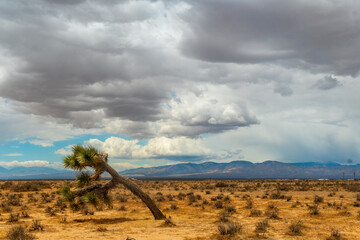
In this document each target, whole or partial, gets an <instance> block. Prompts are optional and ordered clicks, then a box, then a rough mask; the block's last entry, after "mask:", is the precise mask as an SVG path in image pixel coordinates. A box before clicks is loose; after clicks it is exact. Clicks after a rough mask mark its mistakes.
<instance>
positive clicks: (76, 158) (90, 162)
mask: <svg viewBox="0 0 360 240" xmlns="http://www.w3.org/2000/svg"><path fill="white" fill-rule="evenodd" d="M107 162H108V154H107V153H100V152H99V151H98V150H97V149H96V148H94V147H92V146H87V147H83V146H81V145H76V146H74V147H73V148H72V154H71V155H68V156H66V157H64V159H63V163H64V167H65V168H71V169H74V170H76V171H79V172H80V174H79V175H78V176H77V177H76V179H77V182H78V187H79V188H78V189H76V190H74V191H72V190H71V189H70V187H69V186H67V187H64V188H63V189H62V191H61V194H62V195H63V197H64V198H65V199H66V200H68V201H70V202H71V204H72V206H73V207H74V208H76V207H77V206H78V204H79V202H82V201H83V202H87V203H91V204H93V205H96V204H97V203H98V202H99V201H102V202H105V203H107V204H110V198H109V195H108V194H109V190H111V189H112V188H114V187H115V186H116V185H117V184H119V183H120V184H122V185H124V186H125V187H126V188H127V189H129V190H130V191H131V192H132V193H133V194H134V195H136V196H137V197H139V198H140V199H141V200H142V201H143V202H144V203H145V205H146V206H147V207H148V208H149V209H150V211H151V213H152V214H153V215H154V218H155V219H157V220H158V219H165V218H166V217H165V216H164V214H163V213H162V212H161V211H160V209H159V208H158V207H157V206H156V204H155V202H154V201H153V200H152V199H151V198H150V197H149V195H147V194H146V193H145V192H143V191H142V190H141V189H140V188H139V187H138V186H137V185H136V184H135V183H134V182H133V181H132V180H130V179H128V178H125V177H123V176H121V175H119V174H118V172H117V171H116V170H115V169H113V168H112V167H111V166H110V165H109V164H108V163H107ZM86 168H91V169H93V170H94V173H93V174H92V175H90V173H89V172H84V171H83V170H85V169H86ZM104 172H107V173H109V174H110V176H111V177H112V179H111V180H110V181H108V182H107V183H103V184H101V183H100V182H99V181H98V180H100V176H101V174H102V173H104ZM79 200H80V201H79Z"/></svg>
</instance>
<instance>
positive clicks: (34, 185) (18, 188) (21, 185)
mask: <svg viewBox="0 0 360 240" xmlns="http://www.w3.org/2000/svg"><path fill="white" fill-rule="evenodd" d="M45 188H51V184H50V183H48V182H45V181H30V182H18V183H17V184H12V185H11V187H10V190H11V191H13V192H35V191H39V190H41V189H45Z"/></svg>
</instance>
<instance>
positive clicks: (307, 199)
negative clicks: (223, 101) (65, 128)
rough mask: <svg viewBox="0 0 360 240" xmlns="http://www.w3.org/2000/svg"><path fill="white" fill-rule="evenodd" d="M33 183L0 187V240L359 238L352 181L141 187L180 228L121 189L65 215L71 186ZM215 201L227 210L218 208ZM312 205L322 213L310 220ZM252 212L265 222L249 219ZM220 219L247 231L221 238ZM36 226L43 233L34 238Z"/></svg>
mask: <svg viewBox="0 0 360 240" xmlns="http://www.w3.org/2000/svg"><path fill="white" fill-rule="evenodd" d="M31 183H34V184H35V185H38V186H40V187H39V189H38V190H37V191H23V190H21V189H20V190H21V191H19V188H17V185H23V184H25V182H12V183H9V182H0V204H1V206H0V213H1V215H0V239H6V235H7V232H8V231H9V230H10V229H11V228H12V227H14V226H16V225H19V224H20V225H23V226H26V228H27V229H29V232H30V233H31V234H33V235H35V237H36V239H44V240H45V239H81V238H83V239H124V240H125V239H127V238H128V239H136V240H142V239H144V240H146V239H148V240H150V239H159V240H161V239H167V240H168V239H174V240H176V239H179V240H180V239H187V240H192V239H194V240H195V239H198V240H200V239H328V238H329V237H330V235H331V233H332V232H333V233H335V232H336V231H338V232H339V234H340V235H341V236H340V237H339V238H336V237H334V238H329V239H349V240H351V239H360V217H359V211H360V199H357V197H358V198H360V195H359V196H357V194H358V193H359V192H358V191H359V190H360V183H358V182H353V181H260V180H258V181H257V180H254V181H235V180H231V181H219V180H203V181H165V180H164V181H138V183H139V185H140V186H141V187H142V189H144V190H145V191H146V192H148V193H150V195H151V196H152V197H153V198H154V199H156V202H157V203H158V205H159V206H160V208H161V209H162V210H163V212H164V213H165V214H166V216H170V217H171V220H172V222H173V223H175V224H176V226H167V225H164V221H163V220H158V221H156V220H153V217H152V215H151V213H150V211H149V210H148V209H147V208H146V206H145V205H144V204H143V203H142V202H141V201H140V200H139V199H137V198H135V197H134V196H132V195H131V193H130V192H128V191H126V190H125V189H123V188H122V187H119V188H117V189H115V190H113V191H112V198H113V207H112V209H109V208H108V207H107V206H102V207H101V208H102V209H99V208H98V209H95V208H94V207H92V206H90V207H89V208H88V211H90V212H94V214H93V215H85V212H73V211H72V210H71V209H70V208H69V207H68V206H67V207H66V208H65V209H63V210H61V207H60V205H61V204H60V202H61V200H59V199H61V197H60V195H59V194H58V191H59V189H60V188H61V187H62V186H64V185H65V181H49V182H47V183H46V184H43V185H41V184H38V183H37V182H31ZM10 185H11V186H10ZM43 187H44V188H43ZM179 195H180V197H179ZM315 196H318V198H317V199H318V203H317V204H315V202H314V199H315ZM14 199H15V200H14ZM16 199H18V200H16ZM34 199H35V200H34ZM124 199H126V202H124ZM357 200H359V201H357ZM122 201H123V202H122ZM217 202H221V203H222V205H223V207H222V208H217V207H216V206H218V207H219V203H217ZM356 203H359V204H358V205H357V204H356ZM269 205H270V207H271V206H273V209H274V208H277V209H278V217H277V218H271V215H269V214H266V212H271V209H270V208H269ZM314 205H317V209H318V212H319V214H316V215H311V214H310V212H311V211H312V210H311V208H312V207H313V206H314ZM174 206H176V207H177V208H178V209H173V208H174ZM229 206H230V207H229ZM121 207H123V208H122V209H121ZM234 209H235V211H236V212H234ZM269 209H270V210H269ZM254 210H260V211H261V213H260V215H259V216H251V212H252V211H253V212H254ZM17 213H19V219H18V220H17V221H16V220H15V221H14V222H9V220H10V215H11V214H15V215H16V214H17ZM26 214H27V215H29V217H24V216H26ZM220 216H226V217H225V218H226V219H228V220H230V221H234V222H236V223H238V224H239V225H240V226H241V230H240V231H238V232H237V233H235V234H234V235H220V233H219V230H218V225H219V222H220ZM265 219H269V220H268V223H269V226H268V227H267V228H266V230H265V232H262V231H257V230H256V226H257V224H258V223H259V222H260V221H263V220H265ZM34 220H38V221H39V222H40V224H41V225H42V226H43V227H44V229H43V231H39V230H36V231H30V230H31V228H32V225H33V221H34ZM299 220H300V221H301V223H302V224H301V225H302V228H301V232H300V233H294V232H291V231H290V230H289V226H290V225H291V224H292V223H295V222H296V221H299Z"/></svg>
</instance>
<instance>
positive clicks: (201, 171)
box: [120, 161, 360, 179]
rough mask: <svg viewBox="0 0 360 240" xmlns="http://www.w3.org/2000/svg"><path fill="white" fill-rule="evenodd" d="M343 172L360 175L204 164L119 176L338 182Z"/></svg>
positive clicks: (270, 164) (310, 167) (335, 168)
mask: <svg viewBox="0 0 360 240" xmlns="http://www.w3.org/2000/svg"><path fill="white" fill-rule="evenodd" d="M343 172H344V175H345V178H353V172H356V173H357V174H360V165H341V164H338V163H334V162H327V163H315V162H303V163H283V162H277V161H265V162H262V163H252V162H248V161H233V162H229V163H215V162H205V163H200V164H194V163H180V164H176V165H170V166H160V167H151V168H136V169H130V170H125V171H122V172H120V174H122V175H124V176H128V177H133V178H188V179H189V178H222V179H225V178H233V179H234V178H239V179H254V178H260V179H274V178H279V179H282V178H283V179H284V178H286V179H319V178H322V179H340V178H342V177H343Z"/></svg>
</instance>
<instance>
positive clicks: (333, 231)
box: [326, 229, 343, 240]
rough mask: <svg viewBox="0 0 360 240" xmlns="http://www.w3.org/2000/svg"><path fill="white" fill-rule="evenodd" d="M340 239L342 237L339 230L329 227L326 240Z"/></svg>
mask: <svg viewBox="0 0 360 240" xmlns="http://www.w3.org/2000/svg"><path fill="white" fill-rule="evenodd" d="M338 239H339V240H340V239H343V238H342V236H341V234H340V232H339V230H337V229H331V232H330V236H329V237H328V238H326V240H338Z"/></svg>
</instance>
